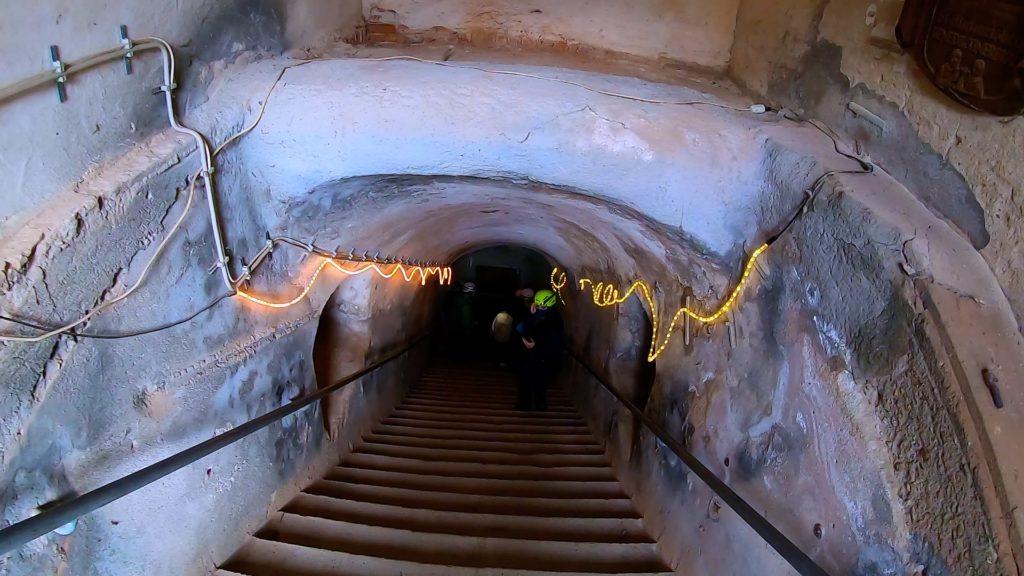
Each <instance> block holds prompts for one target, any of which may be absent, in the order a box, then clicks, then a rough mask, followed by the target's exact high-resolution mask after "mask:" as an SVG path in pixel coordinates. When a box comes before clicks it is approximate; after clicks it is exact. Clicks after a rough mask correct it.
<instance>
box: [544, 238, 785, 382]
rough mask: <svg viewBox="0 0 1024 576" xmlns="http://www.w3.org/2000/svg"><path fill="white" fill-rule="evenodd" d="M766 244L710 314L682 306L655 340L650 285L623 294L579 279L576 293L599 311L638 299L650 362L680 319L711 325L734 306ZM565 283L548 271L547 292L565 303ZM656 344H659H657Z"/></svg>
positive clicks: (637, 284) (610, 285)
mask: <svg viewBox="0 0 1024 576" xmlns="http://www.w3.org/2000/svg"><path fill="white" fill-rule="evenodd" d="M768 246H769V244H767V243H766V244H762V245H761V246H760V247H758V248H757V249H756V250H754V252H753V253H752V254H751V255H750V258H749V259H747V264H746V266H744V267H743V273H742V274H741V275H740V280H739V282H737V283H736V286H735V287H734V288H733V289H732V291H731V292H730V293H729V296H728V297H726V299H725V300H724V301H722V303H721V304H720V305H719V306H718V308H717V309H715V310H714V311H711V312H708V313H706V314H701V313H700V312H698V311H697V310H694V309H692V308H690V307H689V306H682V307H680V308H679V310H677V311H676V313H675V314H673V315H672V320H671V321H669V323H668V328H667V329H666V330H665V334H664V336H663V337H660V338H659V334H660V333H661V326H660V324H661V314H660V312H659V310H658V302H657V300H656V299H655V298H654V290H653V289H652V288H651V285H650V284H648V283H647V282H646V281H644V280H642V279H641V280H636V281H634V282H633V284H632V285H630V287H629V289H628V290H626V291H625V292H620V290H619V289H618V288H617V287H616V286H615V285H614V284H613V283H611V282H595V281H594V280H593V279H591V278H580V279H579V281H578V285H579V290H580V292H584V291H586V290H587V289H589V290H590V294H591V300H592V301H593V302H594V304H595V305H596V306H598V307H599V308H607V307H610V306H617V305H619V304H622V303H623V302H625V301H626V300H628V299H629V297H630V296H633V295H636V296H637V297H638V298H640V300H641V302H643V303H644V304H646V305H647V309H648V313H649V314H650V316H651V332H652V335H651V347H650V350H649V351H648V353H647V361H648V362H654V361H655V360H657V359H658V356H661V354H662V352H664V351H665V349H666V348H667V347H668V345H669V342H671V340H672V334H673V332H674V331H675V329H676V328H677V327H678V325H679V320H680V319H682V318H684V317H689V318H691V319H693V320H696V321H697V322H701V323H703V324H711V323H713V322H715V321H717V320H719V319H720V318H722V317H723V316H725V315H726V314H728V313H729V311H730V310H732V309H733V307H734V306H735V304H736V301H737V299H738V298H739V296H740V294H741V293H742V292H743V289H744V288H745V287H746V285H747V283H748V282H749V280H750V273H751V272H752V271H753V269H754V266H755V265H756V264H757V259H758V258H760V257H761V255H762V254H764V252H765V251H766V250H767V249H768ZM568 284H569V278H568V275H567V274H566V273H565V272H563V271H561V270H560V269H558V268H554V269H553V270H552V271H551V289H552V290H554V291H555V293H556V294H558V296H559V299H560V300H561V301H562V302H565V295H564V290H565V287H566V286H567V285H568ZM659 341H660V344H659Z"/></svg>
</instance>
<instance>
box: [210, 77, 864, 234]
mask: <svg viewBox="0 0 1024 576" xmlns="http://www.w3.org/2000/svg"><path fill="white" fill-rule="evenodd" d="M510 68H511V69H513V70H514V71H517V72H522V73H526V74H539V75H545V76H549V77H558V78H564V79H571V80H573V81H575V82H579V83H584V84H586V85H588V86H593V87H595V88H599V89H603V90H610V91H614V92H616V93H620V94H629V95H635V96H640V97H644V98H650V99H656V100H662V101H666V102H667V101H672V102H678V101H694V100H702V99H704V96H703V95H702V94H701V93H699V92H696V91H694V90H690V89H686V88H681V87H676V86H668V85H657V84H651V83H646V82H642V81H638V80H635V79H630V78H623V77H616V76H607V75H599V74H590V73H583V72H576V71H566V70H558V69H545V68H542V67H535V66H534V67H524V66H518V67H515V66H514V67H510ZM247 71H249V72H251V73H253V75H254V76H256V77H257V78H258V79H260V80H257V81H261V79H262V78H263V76H262V74H263V70H262V68H261V67H260V66H259V63H258V64H253V65H251V66H249V67H248V69H247ZM340 78H346V79H353V80H354V81H346V82H339V81H338V79H340ZM229 80H230V79H225V80H224V82H223V84H224V85H232V84H234V83H233V82H231V81H229ZM240 80H241V79H240ZM242 82H243V83H248V84H249V85H252V83H253V80H252V79H251V78H246V79H244V80H242ZM268 84H269V82H267V83H264V84H263V86H266V85H268ZM235 88H236V89H237V86H236V87H235ZM264 89H265V88H264ZM211 97H212V98H214V99H215V98H217V95H216V90H214V94H212V96H211ZM312 102H315V104H316V105H315V106H313V105H311V103H312ZM748 104H749V103H746V102H736V103H735V105H736V106H739V107H745V106H747V105H748ZM803 140H806V142H802V141H803ZM797 143H800V144H799V145H798V144H797ZM815 155H818V156H820V157H819V158H815V157H814V156H815ZM848 164H851V163H850V162H849V161H848V160H846V159H844V158H842V157H840V156H838V155H836V154H835V153H834V151H833V150H832V142H830V141H829V140H828V138H827V137H825V136H824V135H822V134H821V133H819V132H817V131H816V130H814V129H813V128H809V127H807V126H799V125H797V124H795V123H792V122H788V121H782V120H779V119H778V118H777V117H776V116H774V115H769V116H757V115H753V114H751V113H749V112H738V111H729V110H722V109H720V108H716V107H711V106H706V105H700V104H698V105H675V104H652V103H643V102H637V101H635V100H630V99H626V98H620V97H612V96H607V95H602V94H597V93H594V92H591V91H588V90H585V89H583V88H580V87H578V86H571V85H565V84H561V83H558V82H553V81H550V80H539V79H535V78H529V77H522V76H504V75H494V74H489V73H486V72H481V71H479V70H467V69H453V68H442V67H438V66H431V65H428V64H422V63H415V62H359V61H323V62H319V61H318V62H312V63H310V64H309V65H305V66H301V67H298V68H293V69H291V70H289V71H287V72H286V74H285V77H284V80H283V81H282V83H281V84H279V85H278V87H277V88H276V90H275V91H274V93H273V95H272V96H271V97H270V100H269V104H268V106H267V109H266V113H265V115H264V116H263V117H262V120H261V122H260V124H259V126H258V127H257V129H256V130H254V131H253V132H251V133H250V134H248V135H247V136H246V137H245V138H244V139H243V140H241V141H240V143H239V145H238V147H237V148H236V149H235V150H233V151H231V152H229V153H227V154H225V155H224V156H223V157H222V159H221V166H220V172H221V174H222V176H221V178H222V181H224V180H227V181H229V182H234V183H235V184H236V186H231V187H234V188H237V189H244V190H253V191H259V192H258V195H259V197H260V198H265V199H267V200H270V201H271V202H270V203H271V205H272V206H271V207H272V210H273V211H275V212H277V213H278V214H284V213H286V212H288V210H289V208H288V205H289V204H290V203H291V202H293V201H295V200H297V199H301V198H303V197H304V196H305V195H307V194H309V193H310V191H311V190H314V189H316V187H317V186H319V185H321V184H322V183H324V182H330V181H335V180H339V179H344V178H351V177H359V176H369V175H375V174H411V175H419V174H428V175H444V176H473V177H483V178H504V179H510V180H516V181H527V182H543V183H546V184H550V185H552V186H555V187H561V188H568V189H575V190H580V191H585V192H587V193H590V194H594V195H598V196H602V197H606V198H608V199H611V200H613V201H616V202H620V203H623V204H625V205H628V206H630V207H633V208H635V209H636V210H638V211H639V212H641V213H644V214H646V215H647V216H649V217H650V218H652V219H654V220H656V221H658V222H660V223H663V224H666V225H668V226H670V227H676V228H678V229H682V230H684V231H685V232H686V233H687V234H688V235H690V236H691V237H692V238H693V239H694V240H695V241H696V242H698V243H699V244H700V245H702V246H704V247H705V248H707V249H708V250H709V251H711V252H714V253H718V254H726V253H729V252H730V251H734V250H735V249H736V248H737V247H738V245H740V244H742V243H744V242H746V243H747V244H753V243H757V242H760V241H762V240H763V237H761V238H759V237H758V236H759V231H760V230H761V229H763V228H764V226H765V224H771V225H774V224H776V223H777V222H778V221H779V220H781V218H782V217H783V214H785V213H786V212H787V211H789V210H791V209H792V208H793V206H795V205H796V204H797V203H798V202H799V199H800V196H799V193H796V194H793V195H791V196H790V197H789V198H786V199H780V198H778V197H777V194H779V193H780V191H781V192H789V188H793V189H796V190H799V189H801V188H802V187H806V186H807V185H809V184H810V182H811V181H813V177H811V173H812V172H813V171H816V169H817V168H818V167H819V166H821V167H825V168H832V167H836V168H844V167H845V168H848V167H849V166H848ZM775 171H787V173H786V174H785V175H778V177H776V175H773V172H775ZM783 188H785V189H786V190H781V189H783ZM476 221H479V219H477V220H476ZM509 240H518V238H514V237H513V238H509Z"/></svg>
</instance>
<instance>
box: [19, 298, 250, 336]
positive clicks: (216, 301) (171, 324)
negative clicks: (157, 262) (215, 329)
mask: <svg viewBox="0 0 1024 576" xmlns="http://www.w3.org/2000/svg"><path fill="white" fill-rule="evenodd" d="M234 295H235V292H226V293H224V294H221V295H220V296H218V297H217V298H215V299H213V300H211V301H210V302H209V303H208V304H206V305H205V306H203V307H202V308H200V309H198V310H196V311H195V312H193V313H191V314H189V315H188V316H186V317H184V318H179V319H178V320H173V321H171V322H166V323H164V324H160V325H157V326H153V327H150V328H143V329H142V330H134V331H131V332H113V333H96V332H79V331H77V330H71V331H68V332H65V333H64V334H65V335H67V336H73V337H75V338H90V339H93V340H121V339H123V338H135V337H136V336H145V335H147V334H153V333H155V332H160V331H162V330H167V329H169V328H174V327H175V326H180V325H182V324H184V323H186V322H188V321H190V320H192V319H194V318H195V317H197V316H199V315H200V314H202V313H204V312H207V311H209V310H210V309H211V308H213V307H214V306H216V305H217V304H220V303H221V302H223V301H224V300H225V299H227V298H230V297H231V296H234ZM0 320H6V321H7V322H11V323H13V324H19V325H21V326H25V327H27V328H32V329H35V330H40V331H43V332H50V331H52V330H53V328H51V327H47V326H42V325H39V324H36V323H34V322H29V321H27V320H21V319H18V318H12V317H10V316H4V315H2V314H0Z"/></svg>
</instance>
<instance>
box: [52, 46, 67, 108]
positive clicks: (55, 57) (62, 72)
mask: <svg viewBox="0 0 1024 576" xmlns="http://www.w3.org/2000/svg"><path fill="white" fill-rule="evenodd" d="M50 65H51V66H53V71H54V72H56V73H57V99H58V100H60V102H61V103H64V102H67V101H68V91H67V88H66V87H65V84H67V82H68V75H67V69H66V68H65V66H64V62H62V61H61V59H60V48H57V47H56V46H50Z"/></svg>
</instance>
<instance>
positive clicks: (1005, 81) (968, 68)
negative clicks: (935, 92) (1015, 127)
mask: <svg viewBox="0 0 1024 576" xmlns="http://www.w3.org/2000/svg"><path fill="white" fill-rule="evenodd" d="M896 37H897V39H898V40H899V42H900V44H901V45H902V46H903V47H904V48H906V49H908V50H910V51H911V53H912V54H913V55H914V58H915V60H917V62H918V64H920V65H921V67H922V68H924V71H925V73H926V74H927V75H928V78H930V79H931V81H932V82H933V83H934V84H935V85H936V86H938V87H939V89H940V90H942V91H943V92H945V93H946V94H948V95H949V96H950V97H952V98H953V99H954V100H956V101H957V102H960V103H961V104H963V105H965V106H969V107H971V108H973V109H975V110H979V111H982V112H988V113H991V114H995V115H998V116H1014V115H1016V114H1021V113H1024V0H907V2H906V3H905V4H904V6H903V13H902V14H901V15H900V21H899V24H898V25H897V28H896Z"/></svg>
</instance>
